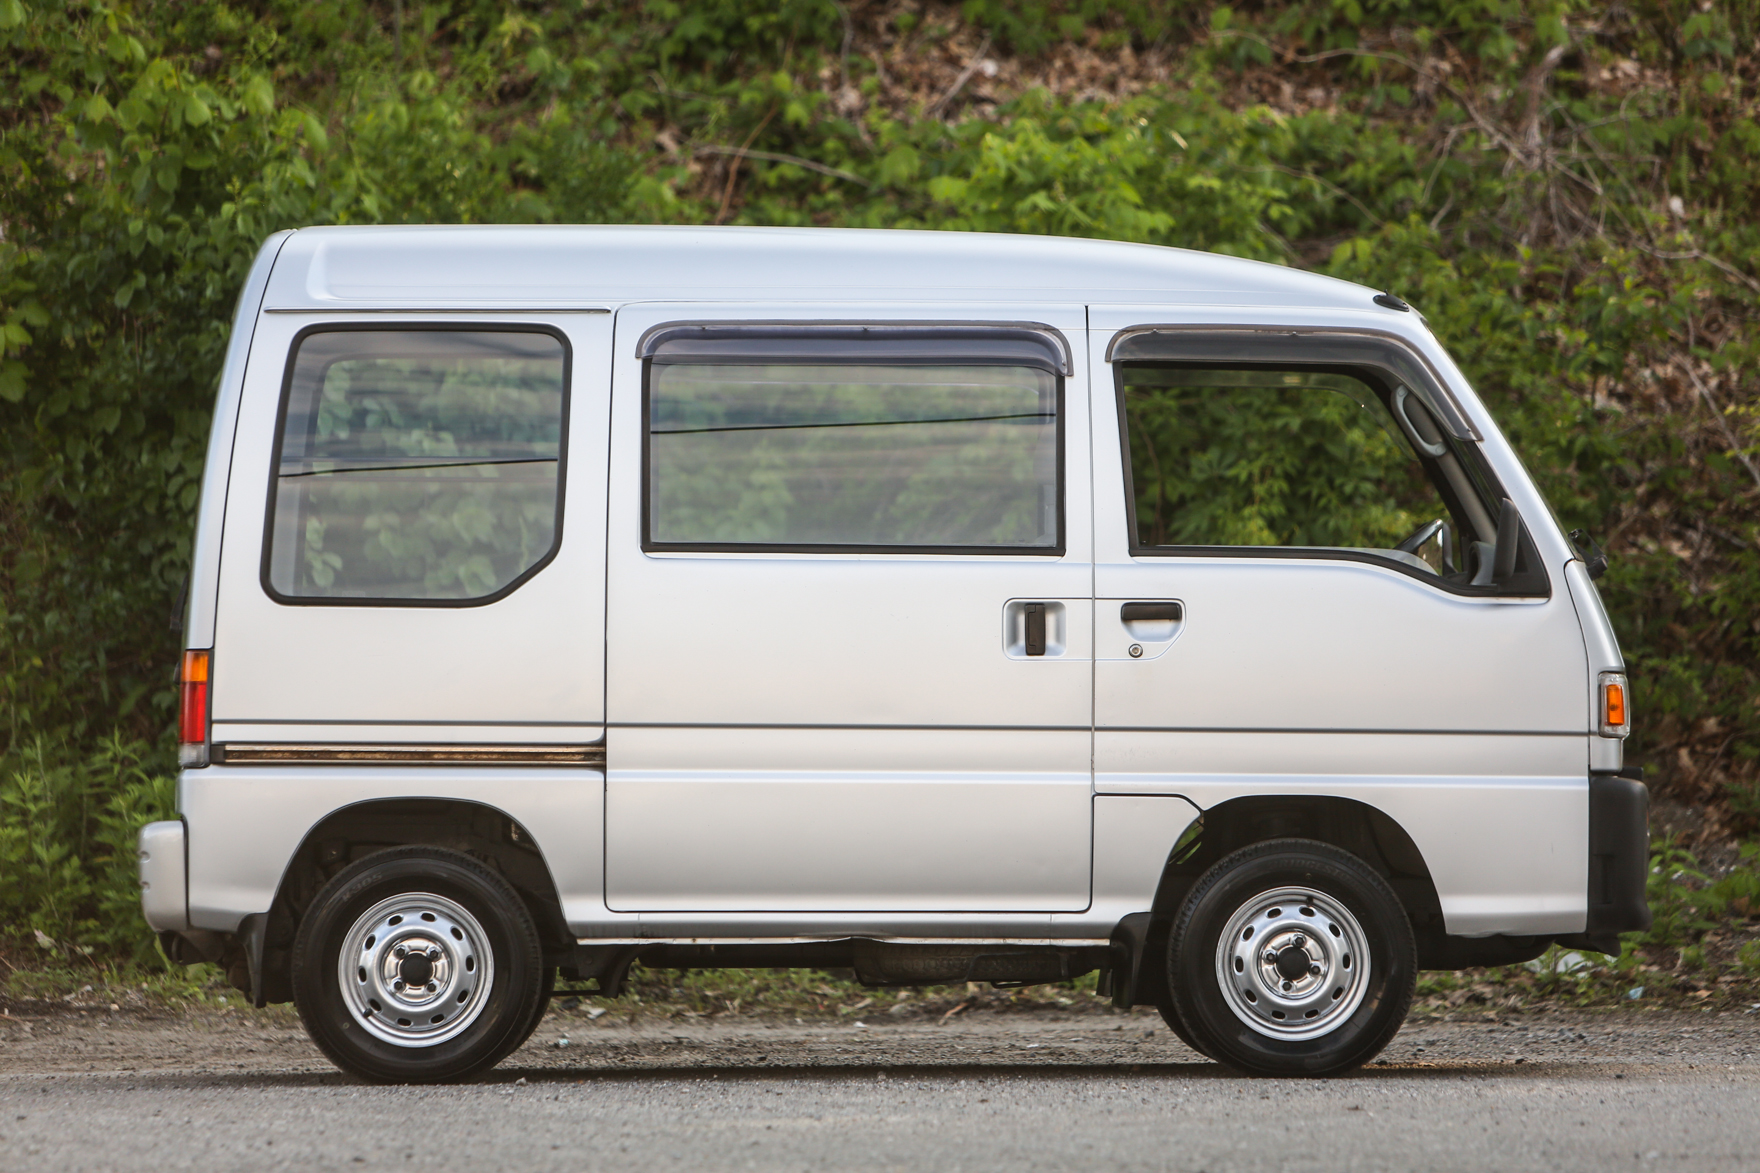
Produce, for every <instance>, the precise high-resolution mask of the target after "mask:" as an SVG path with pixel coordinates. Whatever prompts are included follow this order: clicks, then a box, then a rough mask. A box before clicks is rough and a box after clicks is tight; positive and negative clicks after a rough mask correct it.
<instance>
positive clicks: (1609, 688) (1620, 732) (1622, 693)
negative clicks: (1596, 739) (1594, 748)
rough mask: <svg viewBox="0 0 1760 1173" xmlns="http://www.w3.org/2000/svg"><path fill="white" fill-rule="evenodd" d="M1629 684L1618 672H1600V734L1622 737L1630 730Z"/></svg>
mask: <svg viewBox="0 0 1760 1173" xmlns="http://www.w3.org/2000/svg"><path fill="white" fill-rule="evenodd" d="M1631 704H1632V702H1631V686H1630V685H1629V684H1627V683H1626V678H1625V677H1624V676H1623V675H1621V674H1620V673H1618V672H1603V673H1602V674H1601V736H1603V737H1624V736H1626V735H1627V734H1629V733H1630V732H1631V731H1632V708H1631Z"/></svg>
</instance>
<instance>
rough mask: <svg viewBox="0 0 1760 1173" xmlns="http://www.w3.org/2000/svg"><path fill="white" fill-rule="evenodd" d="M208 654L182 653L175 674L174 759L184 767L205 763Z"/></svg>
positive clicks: (206, 759)
mask: <svg viewBox="0 0 1760 1173" xmlns="http://www.w3.org/2000/svg"><path fill="white" fill-rule="evenodd" d="M209 656H210V654H209V653H208V652H185V653H183V669H182V671H180V672H179V673H178V674H177V684H178V707H177V740H178V748H177V757H178V761H179V763H180V764H182V765H185V766H205V765H207V764H208V668H209Z"/></svg>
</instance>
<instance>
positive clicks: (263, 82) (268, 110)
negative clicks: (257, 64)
mask: <svg viewBox="0 0 1760 1173" xmlns="http://www.w3.org/2000/svg"><path fill="white" fill-rule="evenodd" d="M243 96H244V108H245V109H246V110H247V111H249V112H250V113H252V114H255V115H258V116H259V117H261V116H264V115H268V114H273V113H274V112H275V85H274V83H273V82H271V81H270V80H269V78H268V77H267V76H266V75H264V74H261V73H254V74H252V75H251V76H250V78H249V80H247V81H246V82H245V83H244V95H243Z"/></svg>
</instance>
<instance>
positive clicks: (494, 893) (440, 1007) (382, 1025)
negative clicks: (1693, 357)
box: [293, 847, 545, 1083]
mask: <svg viewBox="0 0 1760 1173" xmlns="http://www.w3.org/2000/svg"><path fill="white" fill-rule="evenodd" d="M344 949H347V950H348V951H349V952H350V956H351V959H353V957H354V955H355V953H356V952H358V953H359V955H360V961H361V964H359V965H357V966H355V967H354V968H353V969H352V970H351V971H350V972H349V980H350V981H352V982H354V983H356V984H354V985H351V986H349V987H348V988H347V989H346V990H345V989H344V986H343V981H344V976H343V966H342V962H341V955H342V952H343V951H344ZM400 950H401V951H400ZM544 973H545V967H544V965H543V952H542V950H541V949H540V947H539V941H538V932H537V929H536V927H535V926H534V925H533V924H532V918H531V915H530V914H529V913H528V912H527V911H526V907H525V904H524V903H523V902H522V901H521V900H520V898H519V896H518V894H516V893H515V892H514V890H513V889H512V888H511V887H509V886H508V884H507V882H506V881H505V880H503V879H502V878H501V877H500V876H498V875H497V874H495V873H494V872H493V871H491V870H490V869H489V868H487V867H485V866H484V865H483V864H481V863H479V862H478V861H476V860H474V859H472V858H471V857H470V856H468V855H463V854H461V853H459V852H456V851H447V850H445V849H442V848H436V847H393V848H389V849H387V850H385V851H380V852H376V853H374V854H373V855H370V856H368V857H367V858H365V859H362V860H359V861H357V862H355V863H353V864H350V865H349V866H348V867H346V868H344V869H343V870H342V871H341V872H339V873H337V874H336V876H335V877H333V878H332V879H331V880H330V882H329V883H327V884H325V885H324V887H323V889H322V890H321V891H320V892H319V893H318V895H317V897H316V899H314V900H313V901H312V905H311V907H310V909H308V910H307V912H306V915H305V917H304V919H303V920H301V922H300V926H299V932H298V934H297V935H296V936H295V938H294V945H293V1000H294V1005H295V1006H296V1007H297V1008H298V1010H299V1016H300V1020H301V1021H302V1022H303V1023H304V1024H305V1028H306V1033H307V1034H309V1035H310V1036H311V1038H312V1041H313V1042H314V1043H316V1044H317V1045H318V1048H319V1049H320V1050H322V1051H323V1052H324V1054H326V1055H327V1056H329V1057H330V1059H331V1061H332V1062H334V1063H335V1064H336V1065H337V1066H338V1067H340V1068H342V1069H343V1070H345V1071H348V1072H350V1073H352V1074H354V1075H358V1076H360V1077H361V1078H363V1079H367V1080H371V1081H373V1082H378V1083H438V1082H444V1081H448V1080H461V1079H468V1078H470V1077H471V1076H473V1075H476V1074H478V1073H480V1072H482V1071H485V1070H487V1069H488V1068H490V1067H493V1066H494V1065H495V1064H496V1063H498V1062H500V1061H501V1060H502V1059H503V1058H504V1057H506V1055H507V1054H508V1052H510V1051H511V1050H513V1048H514V1047H517V1046H518V1045H519V1044H520V1043H522V1042H524V1041H525V1038H526V1036H527V1035H529V1034H530V1033H531V1030H532V1029H533V1028H535V1027H536V1026H537V1020H538V1016H539V1015H540V1014H541V1013H542V1007H541V1004H540V1002H539V997H540V992H541V991H542V989H543V985H544V983H543V978H544ZM357 975H358V976H357ZM485 978H486V980H483V979H485ZM430 991H433V992H432V993H430ZM381 999H382V1000H381ZM401 999H408V1001H402V1000H401ZM420 999H426V1002H425V1003H423V1004H420V1005H418V1004H417V1000H420ZM430 1012H432V1013H430ZM449 1015H450V1016H451V1017H450V1018H448V1016H449ZM423 1032H428V1033H426V1034H424V1033H423ZM522 1032H524V1033H522ZM430 1040H432V1041H430Z"/></svg>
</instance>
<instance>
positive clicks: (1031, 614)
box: [1021, 603, 1045, 656]
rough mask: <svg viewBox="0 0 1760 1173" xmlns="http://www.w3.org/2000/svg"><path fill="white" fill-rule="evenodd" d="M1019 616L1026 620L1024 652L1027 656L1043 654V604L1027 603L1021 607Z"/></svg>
mask: <svg viewBox="0 0 1760 1173" xmlns="http://www.w3.org/2000/svg"><path fill="white" fill-rule="evenodd" d="M1021 617H1022V618H1024V619H1025V620H1026V621H1027V630H1026V639H1025V640H1024V642H1025V643H1026V645H1027V646H1026V653H1027V655H1029V656H1043V655H1044V654H1045V604H1044V603H1028V604H1026V605H1025V606H1023V607H1022V608H1021Z"/></svg>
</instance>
